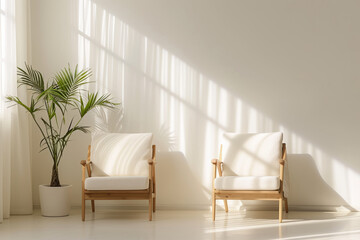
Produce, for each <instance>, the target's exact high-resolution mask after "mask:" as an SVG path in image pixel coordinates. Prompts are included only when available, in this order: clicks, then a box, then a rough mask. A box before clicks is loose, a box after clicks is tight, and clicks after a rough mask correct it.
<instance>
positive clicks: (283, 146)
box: [279, 143, 287, 165]
mask: <svg viewBox="0 0 360 240" xmlns="http://www.w3.org/2000/svg"><path fill="white" fill-rule="evenodd" d="M286 155H287V153H286V144H285V143H283V144H282V156H281V159H280V160H279V163H280V164H281V165H284V164H285V162H286Z"/></svg>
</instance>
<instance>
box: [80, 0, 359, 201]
mask: <svg viewBox="0 0 360 240" xmlns="http://www.w3.org/2000/svg"><path fill="white" fill-rule="evenodd" d="M111 3H112V4H115V1H112V2H111ZM102 4H106V3H103V2H101V1H91V0H79V1H78V13H79V16H78V19H79V22H78V31H77V34H78V62H79V64H80V66H81V67H91V68H92V69H94V73H95V77H96V79H101V81H99V82H97V83H96V85H95V88H96V90H97V91H99V92H110V91H111V92H112V93H113V95H114V96H115V97H118V98H120V99H121V102H122V103H123V105H122V107H123V110H124V116H123V118H122V124H120V125H121V131H122V132H154V141H155V144H157V143H158V144H159V149H161V152H160V153H159V155H158V162H159V166H158V168H159V170H158V171H157V175H158V178H159V179H163V181H167V180H166V178H165V176H168V177H171V178H172V181H173V182H174V183H179V182H180V179H181V177H182V176H180V175H179V174H177V170H178V169H180V170H179V171H180V172H183V173H188V174H187V175H186V177H188V179H193V180H194V181H191V183H190V182H189V184H190V185H194V186H198V187H199V188H198V189H201V190H200V191H194V198H193V199H195V200H196V201H197V202H199V203H202V204H209V199H210V188H211V164H210V159H212V158H214V157H217V156H218V149H219V145H220V136H221V134H222V132H273V131H282V132H283V133H284V136H285V142H286V143H287V146H288V150H289V152H290V153H300V154H301V153H304V152H306V153H309V154H311V156H313V157H314V159H315V160H314V159H313V158H311V159H312V163H313V164H306V162H311V161H309V160H308V161H306V159H309V158H308V157H305V158H304V159H305V161H301V160H299V157H296V155H290V156H289V157H288V160H289V168H290V172H289V175H290V184H291V189H294V183H295V186H296V187H298V189H302V192H301V193H299V195H301V194H307V189H306V188H305V187H304V186H306V185H304V182H303V181H302V180H303V179H302V176H299V175H297V174H296V171H294V169H295V168H293V167H291V164H294V165H296V166H297V164H299V165H301V166H302V167H303V168H304V169H305V168H306V169H307V168H311V169H312V170H314V171H316V170H317V169H319V171H320V174H317V175H316V174H314V175H313V177H314V179H312V181H317V182H321V183H323V184H320V185H321V186H319V187H320V188H322V193H323V199H322V200H324V201H325V199H330V198H332V197H334V196H336V192H338V193H339V194H340V195H341V196H342V197H343V198H344V199H345V200H346V202H349V200H351V199H352V200H354V199H356V197H357V195H355V196H354V194H355V193H354V192H352V191H351V190H350V189H347V188H343V187H342V186H347V185H348V184H349V182H348V181H350V179H353V178H356V177H357V175H356V173H352V172H351V174H350V175H351V178H347V179H345V180H344V175H343V176H341V177H342V180H341V181H342V182H341V184H337V182H338V179H339V174H337V175H336V173H337V172H336V171H338V169H340V170H342V169H343V170H344V171H345V172H346V171H348V169H347V167H346V166H344V165H343V164H342V163H340V162H339V161H337V160H336V159H334V158H332V157H330V156H328V155H327V154H326V153H325V152H324V151H322V150H321V149H320V148H318V147H316V146H314V145H313V144H312V143H311V142H310V141H307V140H305V139H304V138H302V137H301V136H299V135H298V134H296V133H295V132H293V131H291V130H290V129H288V128H287V127H285V126H284V125H283V124H281V123H279V122H275V121H274V119H272V118H271V117H269V116H266V115H265V114H263V113H262V112H260V111H259V110H257V109H256V108H254V107H253V106H251V105H249V104H247V103H246V102H244V101H243V100H242V99H241V98H240V97H238V96H237V95H235V94H233V93H232V91H231V90H229V89H226V88H224V87H223V86H222V85H221V83H220V82H216V81H213V80H212V79H209V78H207V77H206V76H205V75H204V74H202V73H201V72H199V71H197V70H195V69H194V68H192V67H191V66H189V65H188V64H187V63H185V62H184V61H182V60H181V59H179V58H178V57H176V56H175V55H174V54H172V53H170V52H169V51H167V50H166V49H164V48H163V47H162V46H160V45H159V44H157V43H156V42H154V41H153V40H152V39H150V38H149V37H147V36H144V35H143V34H141V33H139V32H138V31H136V30H135V29H133V28H131V27H130V26H129V25H128V24H127V23H126V22H125V21H123V19H122V17H121V14H119V13H118V12H116V10H115V9H117V8H109V7H106V6H105V5H102ZM104 6H105V7H104ZM100 115H101V114H100ZM103 117H104V116H103ZM104 119H105V121H104V122H103V123H101V124H109V123H110V122H111V121H109V117H108V116H105V118H104ZM114 119H115V122H116V121H117V120H116V117H115V118H114ZM100 122H101V121H100ZM100 122H99V124H100ZM115 124H116V123H115ZM120 125H116V126H115V127H113V126H108V127H106V129H107V130H111V131H120V127H119V126H120ZM98 127H99V128H103V126H98ZM154 130H155V131H154ZM172 138H174V139H176V141H173V143H171V141H172V140H171V139H172ZM169 140H170V142H169ZM175 142H176V143H175ZM303 157H304V156H303ZM160 164H161V165H163V166H167V167H166V168H165V167H161V166H160ZM335 166H336V167H337V168H338V169H334V168H335ZM306 171H307V172H308V171H309V169H307V170H306ZM159 181H160V180H159ZM159 184H160V185H159V189H158V190H159V193H161V191H162V189H165V188H167V186H165V185H162V184H161V183H159ZM296 184H300V185H296ZM327 185H330V186H331V187H329V186H327ZM200 186H202V187H200ZM174 189H175V188H168V192H166V194H169V195H171V194H173V193H174V192H175V190H174ZM184 189H186V187H185V186H184ZM333 189H335V191H334V190H333ZM164 193H165V191H164ZM179 198H180V199H181V198H182V200H183V201H182V203H183V204H192V202H193V201H191V199H185V197H184V196H179ZM180 199H178V200H179V201H180ZM308 199H310V197H309V198H308ZM335 199H337V200H338V202H337V203H336V204H344V205H348V204H347V203H346V202H345V201H343V200H342V199H341V198H336V197H335ZM294 200H295V199H294ZM159 201H160V203H162V202H161V201H162V200H161V197H160V198H159ZM174 201H175V200H174ZM305 201H307V200H305ZM289 202H290V204H292V199H291V196H290V198H289ZM164 203H165V202H164ZM352 203H354V201H353V202H352ZM307 204H311V205H312V203H311V202H307Z"/></svg>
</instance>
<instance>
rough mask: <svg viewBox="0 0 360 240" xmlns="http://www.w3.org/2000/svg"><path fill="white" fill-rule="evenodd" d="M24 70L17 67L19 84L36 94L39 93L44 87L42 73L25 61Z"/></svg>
mask: <svg viewBox="0 0 360 240" xmlns="http://www.w3.org/2000/svg"><path fill="white" fill-rule="evenodd" d="M25 67H26V70H24V69H22V68H19V67H18V76H19V79H18V83H19V86H22V85H25V86H28V87H29V88H30V90H32V91H34V92H35V93H37V94H41V93H42V92H43V91H44V89H45V83H44V78H43V76H42V74H41V73H40V72H39V71H37V70H35V69H33V68H32V67H31V66H29V65H27V64H26V63H25Z"/></svg>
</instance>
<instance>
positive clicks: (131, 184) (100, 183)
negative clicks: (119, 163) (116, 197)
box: [85, 176, 149, 190]
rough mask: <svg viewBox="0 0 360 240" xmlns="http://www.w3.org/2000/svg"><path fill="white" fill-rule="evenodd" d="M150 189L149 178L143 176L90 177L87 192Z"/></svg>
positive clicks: (86, 180) (87, 181)
mask: <svg viewBox="0 0 360 240" xmlns="http://www.w3.org/2000/svg"><path fill="white" fill-rule="evenodd" d="M148 188H149V178H148V177H141V176H116V177H89V178H86V179H85V189H86V190H142V189H148Z"/></svg>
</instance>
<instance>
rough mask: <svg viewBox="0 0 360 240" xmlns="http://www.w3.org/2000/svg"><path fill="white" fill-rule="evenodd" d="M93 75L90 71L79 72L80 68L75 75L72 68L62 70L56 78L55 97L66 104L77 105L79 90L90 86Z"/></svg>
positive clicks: (75, 71) (76, 69) (76, 68)
mask: <svg viewBox="0 0 360 240" xmlns="http://www.w3.org/2000/svg"><path fill="white" fill-rule="evenodd" d="M91 75H92V73H91V70H90V69H85V70H82V71H80V72H78V66H76V67H75V70H74V73H73V72H72V70H71V68H70V66H68V67H67V68H64V69H62V70H61V71H60V72H59V73H57V74H56V75H55V78H54V89H55V90H56V91H54V93H53V94H54V96H55V97H56V98H57V100H58V101H60V102H62V103H64V104H71V105H75V102H78V94H79V89H80V87H81V86H82V85H85V84H88V83H89V81H88V79H89V78H90V77H91Z"/></svg>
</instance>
